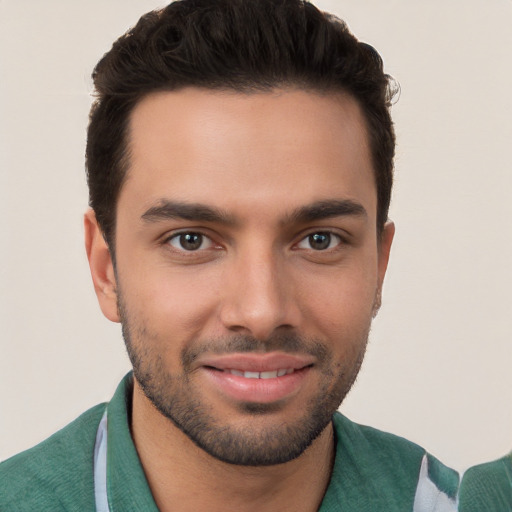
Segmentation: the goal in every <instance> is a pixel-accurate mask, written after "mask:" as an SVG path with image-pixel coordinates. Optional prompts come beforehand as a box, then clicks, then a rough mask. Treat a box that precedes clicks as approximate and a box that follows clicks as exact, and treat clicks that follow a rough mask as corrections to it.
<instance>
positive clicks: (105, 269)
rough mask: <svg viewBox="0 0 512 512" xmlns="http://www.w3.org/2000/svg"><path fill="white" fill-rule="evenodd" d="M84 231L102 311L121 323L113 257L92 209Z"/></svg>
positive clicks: (86, 219) (86, 217)
mask: <svg viewBox="0 0 512 512" xmlns="http://www.w3.org/2000/svg"><path fill="white" fill-rule="evenodd" d="M84 231H85V249H86V252H87V259H88V260H89V268H90V270H91V277H92V281H93V284H94V290H95V292H96V296H97V297H98V302H99V304H100V308H101V311H102V312H103V314H104V315H105V316H106V317H107V318H108V319H109V320H111V321H112V322H119V321H120V320H119V314H118V310H117V287H116V279H115V272H114V265H113V262H112V256H111V254H110V250H109V248H108V245H107V242H106V241H105V239H104V237H103V233H102V231H101V228H100V227H99V225H98V221H97V220H96V215H95V214H94V211H93V210H92V209H89V210H88V211H87V212H86V213H85V215H84Z"/></svg>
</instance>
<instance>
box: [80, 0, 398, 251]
mask: <svg viewBox="0 0 512 512" xmlns="http://www.w3.org/2000/svg"><path fill="white" fill-rule="evenodd" d="M93 79H94V85H95V88H96V100H95V102H94V104H93V106H92V108H91V114H90V123H89V128H88V139H87V149H86V168H87V180H88V185H89V204H90V206H91V207H92V208H93V209H94V211H95V213H96V218H97V220H98V223H99V225H100V227H101V229H102V231H103V234H104V236H105V238H106V240H107V242H108V243H109V246H110V249H111V251H113V250H114V237H115V220H116V206H117V200H118V196H119V192H120V190H121V186H122V184H123V181H124V178H125V176H126V172H127V170H128V167H129V155H128V152H127V136H128V134H127V127H128V123H129V118H130V114H131V112H132V110H133V108H134V106H135V105H136V104H137V102H138V101H140V100H141V98H143V97H144V96H145V95H147V94H149V93H151V92H154V91H172V90H178V89H180V88H183V87H186V86H196V87H202V88H207V89H229V90H233V91H239V92H258V91H268V90H272V89H274V88H278V87H286V86H294V87H299V88H304V89H306V90H308V89H309V90H315V91H321V92H329V91H336V92H339V91H344V92H347V93H349V94H350V95H351V96H352V97H354V98H355V99H356V100H357V101H358V102H359V104H360V106H361V108H362V111H363V114H364V117H365V120H366V124H367V130H368V136H369V144H370V149H371V154H372V160H373V161H372V163H373V166H374V171H375V183H376V189H377V200H378V206H377V208H378V210H377V226H378V229H379V232H380V231H381V230H382V227H383V226H384V223H385V222H386V220H387V215H388V209H389V203H390V199H391V188H392V182H393V157H394V151H395V135H394V130H393V124H392V121H391V116H390V114H389V107H390V102H391V99H392V96H393V94H394V92H395V91H394V88H393V85H392V84H393V82H392V81H391V80H390V78H389V76H388V75H386V74H385V73H384V71H383V64H382V59H381V57H380V56H379V54H378V53H377V52H376V51H375V49H374V48H372V47H371V46H370V45H368V44H365V43H362V42H359V41H358V40H357V39H356V38H355V37H354V36H353V35H352V34H351V33H350V31H349V30H348V28H347V26H346V25H345V23H344V22H343V21H341V20H340V19H338V18H336V17H335V16H333V15H331V14H328V13H324V12H321V11H319V10H318V9H317V8H316V7H315V6H314V5H312V4H311V3H309V2H307V1H303V0H177V1H175V2H173V3H171V4H170V5H168V6H167V7H165V8H164V9H161V10H158V11H152V12H149V13H147V14H145V15H144V16H142V17H141V18H140V20H139V21H138V23H137V25H136V26H135V27H134V28H132V29H131V30H129V31H128V32H127V33H126V34H124V35H123V36H121V37H120V38H119V39H118V40H117V41H116V42H115V43H114V44H113V46H112V49H111V50H110V51H109V52H108V53H106V54H105V55H104V56H103V58H102V59H101V60H100V61H99V62H98V64H97V66H96V68H95V69H94V72H93Z"/></svg>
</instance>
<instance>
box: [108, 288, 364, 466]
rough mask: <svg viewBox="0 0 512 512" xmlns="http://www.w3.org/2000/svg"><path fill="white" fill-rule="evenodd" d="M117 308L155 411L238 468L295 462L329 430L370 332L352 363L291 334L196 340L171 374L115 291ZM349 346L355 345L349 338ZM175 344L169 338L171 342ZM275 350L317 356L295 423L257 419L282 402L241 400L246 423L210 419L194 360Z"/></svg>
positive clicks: (211, 411)
mask: <svg viewBox="0 0 512 512" xmlns="http://www.w3.org/2000/svg"><path fill="white" fill-rule="evenodd" d="M118 309H119V315H120V317H121V323H122V331H123V337H124V340H125V344H126V349H127V352H128V356H129V358H130V361H131V363H132V366H133V373H134V377H135V379H136V380H137V382H138V384H139V385H140V387H141V389H142V391H143V392H144V394H145V395H146V397H147V398H148V399H149V400H150V401H151V403H152V404H153V405H154V406H155V407H156V409H157V410H158V411H159V412H160V413H161V414H162V415H163V416H164V417H166V418H168V419H169V420H170V421H171V422H172V423H173V424H174V425H175V426H176V427H178V428H179V429H180V430H181V431H182V432H183V433H184V434H185V435H186V436H187V437H188V438H189V439H190V440H192V441H193V442H194V443H195V444H196V445H197V446H198V447H200V448H201V449H203V450H204V451H205V452H206V453H208V454H209V455H211V456H212V457H214V458H216V459H218V460H221V461H223V462H227V463H230V464H235V465H243V466H269V465H275V464H282V463H285V462H289V461H291V460H293V459H295V458H297V457H299V456H300V455H301V454H302V453H303V452H304V451H305V450H306V449H307V448H308V447H309V446H310V445H311V443H312V442H313V441H314V440H315V439H316V438H317V437H318V436H319V435H320V434H321V433H322V432H323V431H324V429H325V428H326V427H327V426H328V425H329V423H330V421H331V418H332V415H333V414H334V412H335V411H336V410H337V409H338V407H339V406H340V404H341V402H342V401H343V399H344V398H345V396H346V395H347V393H348V392H349V390H350V388H351V387H352V385H353V383H354V381H355V379H356V377H357V374H358V373H359V369H360V367H361V363H362V361H363V358H364V353H365V348H366V345H367V340H368V333H369V325H368V329H367V330H366V331H365V332H364V333H363V334H362V336H361V339H360V340H357V341H356V342H355V343H351V345H352V346H354V347H357V348H356V349H354V350H356V353H355V355H354V357H352V358H350V360H351V364H350V365H345V364H343V363H341V362H336V361H335V360H334V358H333V355H332V351H331V350H330V349H329V348H328V346H326V345H325V344H322V343H320V342H319V341H316V340H310V339H305V338H303V337H300V336H298V335H297V334H295V333H278V334H275V335H272V336H271V337H269V338H268V339H266V340H258V339H256V338H253V337H251V336H242V335H234V336H233V337H226V338H222V339H215V340H209V341H204V342H200V341H197V342H194V343H192V344H190V345H189V346H186V347H184V348H183V349H182V352H181V358H180V359H181V361H180V363H181V371H180V372H179V373H171V372H170V371H169V369H168V368H167V367H166V363H165V361H164V358H163V357H162V354H160V353H158V352H157V351H156V349H155V348H154V347H155V345H157V344H156V343H154V342H155V341H157V340H159V335H158V334H157V333H155V332H151V331H150V330H149V328H148V326H147V325H146V324H145V323H144V322H140V321H136V320H135V318H134V317H133V316H131V315H130V314H129V312H128V311H127V308H126V306H125V304H124V302H123V300H122V296H121V295H120V293H119V290H118ZM352 341H353V340H352ZM169 343H172V340H171V341H169ZM276 350H279V351H281V352H289V353H294V354H307V355H312V356H313V357H314V358H315V365H314V366H315V370H316V371H317V372H319V376H320V378H319V385H318V387H317V390H316V392H315V393H314V394H313V395H312V396H311V397H310V399H309V400H308V402H307V403H304V404H303V410H302V412H301V414H300V415H299V417H298V418H293V419H291V420H290V421H284V422H283V421H274V422H272V421H269V422H263V424H264V425H265V426H263V427H262V426H261V425H258V424H257V422H256V421H251V419H252V420H257V419H259V418H262V417H264V416H271V415H272V413H275V412H278V411H280V410H281V409H282V408H283V407H284V404H283V403H282V402H281V401H277V402H273V403H268V404H267V403H254V402H241V403H238V404H237V406H236V407H237V412H238V413H239V414H240V413H241V414H242V415H245V416H246V417H247V418H248V420H249V421H245V422H244V426H243V427H241V426H234V425H231V424H230V423H229V419H228V418H226V419H225V420H224V418H218V417H216V416H215V414H214V413H215V410H214V407H213V406H212V405H211V404H209V403H208V402H207V400H206V399H205V398H204V397H203V396H202V394H201V390H200V387H199V386H197V385H195V384H194V371H193V368H194V361H196V360H197V359H198V358H199V357H200V356H201V355H202V354H205V353H209V354H212V353H213V354H229V353H240V352H254V353H266V352H272V351H276Z"/></svg>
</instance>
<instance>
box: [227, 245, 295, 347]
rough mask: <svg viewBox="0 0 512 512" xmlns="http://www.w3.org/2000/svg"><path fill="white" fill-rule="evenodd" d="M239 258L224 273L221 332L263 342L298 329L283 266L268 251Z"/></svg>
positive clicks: (292, 299) (292, 285) (250, 252)
mask: <svg viewBox="0 0 512 512" xmlns="http://www.w3.org/2000/svg"><path fill="white" fill-rule="evenodd" d="M248 252H249V254H247V253H245V254H241V255H239V257H238V258H235V261H234V262H233V265H231V266H230V269H229V270H228V271H227V274H228V275H226V277H225V282H224V287H223V290H224V292H223V300H222V304H221V311H220V318H221V322H222V324H223V326H224V328H226V329H228V330H229V331H232V332H237V333H239V334H246V335H251V336H253V337H254V338H256V339H259V340H265V339H267V338H268V337H269V336H270V335H271V334H273V333H274V332H275V331H278V330H283V329H288V330H289V329H293V328H296V327H298V325H299V321H300V310H299V305H298V304H297V301H296V300H294V283H293V282H292V280H291V279H290V278H289V275H288V274H289V273H288V272H287V269H286V262H285V261H283V258H279V257H278V256H276V255H275V254H272V251H271V250H269V251H267V252H262V251H258V252H254V251H248Z"/></svg>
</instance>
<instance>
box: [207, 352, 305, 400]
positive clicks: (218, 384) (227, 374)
mask: <svg viewBox="0 0 512 512" xmlns="http://www.w3.org/2000/svg"><path fill="white" fill-rule="evenodd" d="M313 366H314V362H313V361H312V358H311V357H310V356H296V355H289V354H277V353H273V354H254V353H252V354H228V355H223V356H216V357H213V358H210V359H208V360H203V361H201V366H200V367H199V370H201V374H202V375H204V376H205V378H206V379H207V383H208V384H209V385H210V386H211V388H212V389H213V391H214V392H215V393H217V394H220V395H222V396H223V397H224V398H228V399H229V400H235V401H237V402H252V403H272V402H276V401H280V400H283V399H286V398H291V397H292V396H294V395H296V394H297V393H299V391H300V389H301V388H302V387H303V385H304V383H305V381H306V378H307V376H308V375H309V373H310V371H311V369H312V368H313Z"/></svg>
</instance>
